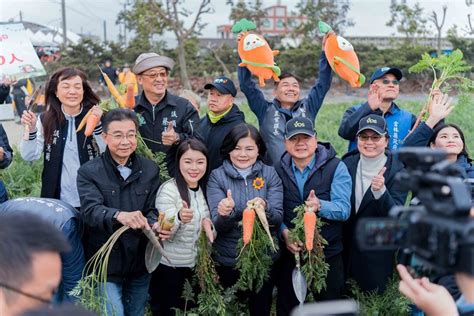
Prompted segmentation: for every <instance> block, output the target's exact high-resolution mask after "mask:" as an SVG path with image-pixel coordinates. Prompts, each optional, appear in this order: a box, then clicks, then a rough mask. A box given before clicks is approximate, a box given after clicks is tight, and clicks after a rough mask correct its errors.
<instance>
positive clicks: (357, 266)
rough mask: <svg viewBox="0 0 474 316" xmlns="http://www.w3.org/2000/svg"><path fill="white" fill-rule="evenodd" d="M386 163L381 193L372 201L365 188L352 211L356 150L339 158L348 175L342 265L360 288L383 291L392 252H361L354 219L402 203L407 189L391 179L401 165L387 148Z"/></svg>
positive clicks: (383, 213)
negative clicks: (349, 193)
mask: <svg viewBox="0 0 474 316" xmlns="http://www.w3.org/2000/svg"><path fill="white" fill-rule="evenodd" d="M385 154H386V155H387V162H386V163H385V167H387V170H386V171H385V174H384V177H385V187H386V191H385V193H384V194H383V195H382V196H381V197H380V198H379V199H378V200H376V199H375V198H374V196H373V194H372V191H371V189H370V188H369V189H368V190H367V191H366V193H365V195H364V197H363V198H362V202H361V204H360V207H359V210H358V211H357V213H356V211H355V193H354V190H355V183H356V172H357V165H358V163H359V160H360V153H359V152H358V151H352V152H350V153H348V154H346V155H345V156H344V157H343V158H342V161H343V162H344V163H345V164H346V165H347V169H348V170H349V173H350V175H351V178H352V183H353V185H352V198H351V216H350V217H349V220H348V221H347V222H345V223H344V264H345V268H346V273H347V276H348V278H352V279H354V280H355V281H356V282H357V283H358V285H359V286H360V288H361V289H362V290H363V291H373V290H377V289H378V292H379V293H383V291H385V286H386V285H387V283H388V280H389V278H391V277H392V275H393V273H394V268H395V251H362V250H360V248H359V245H358V244H357V240H356V235H357V231H355V227H356V225H357V223H358V221H359V220H360V219H362V218H367V217H387V216H388V213H389V211H390V209H391V208H392V207H393V206H396V205H403V203H404V202H405V200H406V197H407V190H405V189H404V188H403V186H402V185H401V184H399V183H397V182H396V181H395V175H396V174H397V173H398V172H399V171H400V170H402V169H403V164H402V163H401V162H400V161H399V160H397V159H395V158H394V156H393V155H392V153H391V152H390V151H386V152H385Z"/></svg>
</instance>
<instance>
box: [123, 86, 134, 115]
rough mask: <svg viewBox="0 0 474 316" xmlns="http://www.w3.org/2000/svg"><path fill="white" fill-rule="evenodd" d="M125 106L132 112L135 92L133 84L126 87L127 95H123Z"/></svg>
mask: <svg viewBox="0 0 474 316" xmlns="http://www.w3.org/2000/svg"><path fill="white" fill-rule="evenodd" d="M125 106H126V107H127V108H129V109H130V110H132V109H133V108H134V107H135V91H134V87H133V84H129V85H128V86H127V93H126V94H125Z"/></svg>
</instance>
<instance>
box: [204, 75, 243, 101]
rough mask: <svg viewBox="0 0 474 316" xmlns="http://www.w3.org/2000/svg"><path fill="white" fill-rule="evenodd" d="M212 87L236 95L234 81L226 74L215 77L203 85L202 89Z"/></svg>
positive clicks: (223, 92)
mask: <svg viewBox="0 0 474 316" xmlns="http://www.w3.org/2000/svg"><path fill="white" fill-rule="evenodd" d="M212 88H215V89H216V90H217V91H219V92H220V93H222V94H231V95H232V96H233V97H235V96H236V95H237V89H236V88H235V85H234V82H232V80H230V79H229V78H227V77H226V76H220V77H217V78H216V79H214V81H213V82H211V83H208V84H206V85H205V86H204V89H207V90H209V89H212Z"/></svg>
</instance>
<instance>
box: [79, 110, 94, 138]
mask: <svg viewBox="0 0 474 316" xmlns="http://www.w3.org/2000/svg"><path fill="white" fill-rule="evenodd" d="M91 112H92V111H91V110H89V111H88V112H87V113H86V115H84V117H83V118H82V120H81V123H79V126H78V127H77V129H76V133H77V132H79V131H80V130H81V129H83V128H84V126H86V123H87V118H88V117H89V115H91Z"/></svg>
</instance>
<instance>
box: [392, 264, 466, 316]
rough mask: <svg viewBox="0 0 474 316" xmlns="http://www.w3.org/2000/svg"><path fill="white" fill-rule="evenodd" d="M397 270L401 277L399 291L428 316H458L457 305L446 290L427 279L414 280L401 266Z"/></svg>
mask: <svg viewBox="0 0 474 316" xmlns="http://www.w3.org/2000/svg"><path fill="white" fill-rule="evenodd" d="M397 270H398V274H399V275H400V284H399V286H398V289H399V290H400V292H401V293H402V294H403V295H405V296H406V297H407V298H408V299H409V300H410V301H412V302H413V304H415V305H416V306H417V307H418V308H420V309H421V310H423V312H425V314H426V315H427V316H438V315H439V316H445V315H458V309H457V307H456V303H455V302H454V300H453V298H452V297H451V294H449V292H448V290H446V288H444V287H443V286H441V285H437V284H433V283H431V282H430V281H429V280H428V279H427V278H422V279H413V278H412V276H411V275H410V273H408V271H407V269H406V267H405V266H403V265H401V264H399V265H397Z"/></svg>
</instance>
